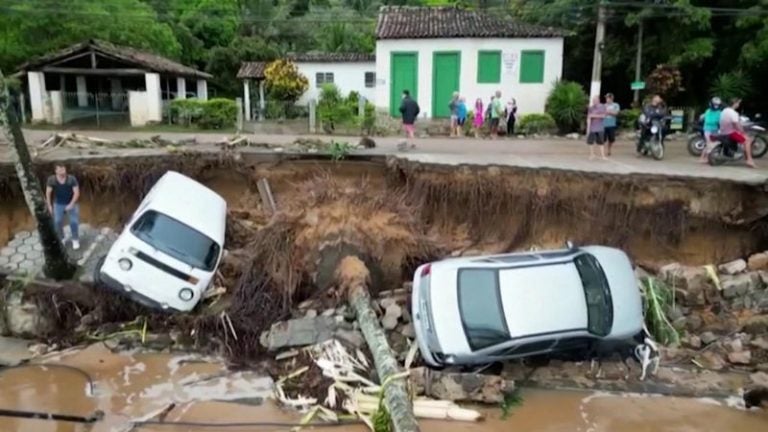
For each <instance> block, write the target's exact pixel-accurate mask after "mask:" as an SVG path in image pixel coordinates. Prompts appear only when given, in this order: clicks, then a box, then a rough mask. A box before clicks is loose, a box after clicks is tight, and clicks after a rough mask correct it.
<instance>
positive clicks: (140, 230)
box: [131, 210, 219, 271]
mask: <svg viewBox="0 0 768 432" xmlns="http://www.w3.org/2000/svg"><path fill="white" fill-rule="evenodd" d="M131 232H132V233H133V235H135V236H136V237H138V238H140V239H142V240H144V241H145V242H147V243H148V244H149V245H151V246H152V247H154V248H155V249H158V250H161V251H163V252H165V253H167V254H168V255H170V256H172V257H174V258H176V259H178V260H179V261H181V262H184V263H186V264H189V265H190V266H192V267H196V268H199V269H202V270H206V271H211V270H213V269H214V267H215V266H216V260H217V259H218V257H219V245H218V244H216V242H215V241H213V240H212V239H211V238H209V237H208V236H206V235H204V234H203V233H201V232H200V231H197V230H196V229H194V228H192V227H189V226H187V225H185V224H183V223H181V222H179V221H177V220H176V219H173V218H172V217H169V216H166V215H164V214H162V213H158V212H156V211H154V210H149V211H147V212H146V213H144V214H143V215H141V217H139V220H137V221H136V223H134V224H133V226H132V227H131Z"/></svg>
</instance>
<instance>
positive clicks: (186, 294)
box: [179, 288, 195, 301]
mask: <svg viewBox="0 0 768 432" xmlns="http://www.w3.org/2000/svg"><path fill="white" fill-rule="evenodd" d="M194 297H195V293H194V292H193V291H192V290H191V289H189V288H182V289H181V291H179V298H180V299H182V300H184V301H190V300H192V299H193V298H194Z"/></svg>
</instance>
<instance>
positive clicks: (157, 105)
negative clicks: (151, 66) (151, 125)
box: [144, 73, 163, 122]
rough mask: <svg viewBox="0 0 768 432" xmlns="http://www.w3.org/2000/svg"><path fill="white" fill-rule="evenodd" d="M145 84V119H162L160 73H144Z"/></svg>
mask: <svg viewBox="0 0 768 432" xmlns="http://www.w3.org/2000/svg"><path fill="white" fill-rule="evenodd" d="M144 81H145V86H146V89H147V121H148V122H160V121H163V97H162V93H160V74H157V73H145V74H144Z"/></svg>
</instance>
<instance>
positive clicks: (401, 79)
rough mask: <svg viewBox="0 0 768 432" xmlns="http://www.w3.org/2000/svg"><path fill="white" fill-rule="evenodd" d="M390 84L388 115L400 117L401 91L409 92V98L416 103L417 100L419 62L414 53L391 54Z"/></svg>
mask: <svg viewBox="0 0 768 432" xmlns="http://www.w3.org/2000/svg"><path fill="white" fill-rule="evenodd" d="M391 66H392V71H391V74H390V76H391V79H390V81H391V84H390V86H389V92H390V94H389V113H390V114H391V115H392V116H393V117H400V101H401V100H402V95H403V90H408V91H410V92H411V97H412V98H413V100H415V101H416V102H418V101H419V99H418V87H417V83H418V76H419V72H418V67H419V61H418V57H417V55H416V53H397V52H396V53H392V58H391Z"/></svg>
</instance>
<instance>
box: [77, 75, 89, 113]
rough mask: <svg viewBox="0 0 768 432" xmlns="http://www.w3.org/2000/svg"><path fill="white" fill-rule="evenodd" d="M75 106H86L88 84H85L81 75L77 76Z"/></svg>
mask: <svg viewBox="0 0 768 432" xmlns="http://www.w3.org/2000/svg"><path fill="white" fill-rule="evenodd" d="M77 106H79V107H87V106H88V86H86V84H85V77H84V76H82V75H78V76H77Z"/></svg>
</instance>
